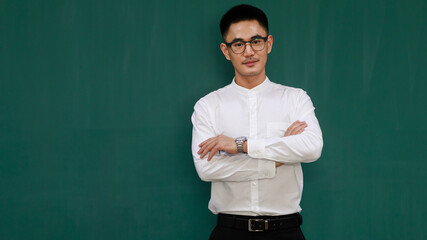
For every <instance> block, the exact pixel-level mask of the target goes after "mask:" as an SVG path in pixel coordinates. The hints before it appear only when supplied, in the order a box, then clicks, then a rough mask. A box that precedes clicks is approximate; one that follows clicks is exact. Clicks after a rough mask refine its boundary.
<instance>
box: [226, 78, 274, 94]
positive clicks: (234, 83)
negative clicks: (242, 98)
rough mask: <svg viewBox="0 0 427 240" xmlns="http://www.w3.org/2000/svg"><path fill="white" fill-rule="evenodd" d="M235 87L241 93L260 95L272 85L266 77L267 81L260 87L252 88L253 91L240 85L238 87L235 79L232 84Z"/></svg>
mask: <svg viewBox="0 0 427 240" xmlns="http://www.w3.org/2000/svg"><path fill="white" fill-rule="evenodd" d="M231 84H232V85H233V87H234V88H235V89H236V90H237V91H238V92H240V93H243V94H251V93H252V94H253V93H259V92H261V91H262V90H264V89H265V88H266V87H268V85H269V84H270V79H268V77H267V76H265V80H264V81H263V82H262V83H261V84H259V85H258V86H256V87H254V88H252V89H247V88H244V87H241V86H239V85H237V83H236V80H235V78H233V82H232V83H231Z"/></svg>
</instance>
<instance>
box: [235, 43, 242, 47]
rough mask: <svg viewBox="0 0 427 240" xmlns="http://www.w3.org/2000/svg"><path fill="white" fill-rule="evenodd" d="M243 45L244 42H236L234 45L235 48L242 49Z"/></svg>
mask: <svg viewBox="0 0 427 240" xmlns="http://www.w3.org/2000/svg"><path fill="white" fill-rule="evenodd" d="M242 46H243V43H242V42H235V43H233V47H242Z"/></svg>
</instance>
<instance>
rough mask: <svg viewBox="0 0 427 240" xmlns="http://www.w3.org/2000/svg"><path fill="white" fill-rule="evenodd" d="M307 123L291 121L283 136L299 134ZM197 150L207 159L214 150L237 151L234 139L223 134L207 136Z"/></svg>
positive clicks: (245, 146) (278, 163)
mask: <svg viewBox="0 0 427 240" xmlns="http://www.w3.org/2000/svg"><path fill="white" fill-rule="evenodd" d="M307 126H308V125H307V123H306V122H305V121H302V122H301V121H299V120H297V121H295V122H294V123H292V125H291V126H289V127H288V129H286V132H285V137H287V136H292V135H298V134H301V133H302V132H303V131H304V129H305V128H306V127H307ZM199 147H200V149H199V151H198V152H197V154H199V155H200V158H204V157H205V156H206V155H207V154H209V156H208V161H210V160H211V159H212V158H213V156H214V155H215V153H216V152H218V151H224V152H227V153H231V154H236V153H237V144H236V142H235V140H234V138H231V137H228V136H224V135H218V136H216V137H212V138H209V139H207V140H205V141H203V142H202V143H200V144H199ZM247 149H248V147H247V142H245V143H244V144H243V152H245V153H247V152H248V150H247ZM283 164H284V163H281V162H276V167H280V166H281V165H283Z"/></svg>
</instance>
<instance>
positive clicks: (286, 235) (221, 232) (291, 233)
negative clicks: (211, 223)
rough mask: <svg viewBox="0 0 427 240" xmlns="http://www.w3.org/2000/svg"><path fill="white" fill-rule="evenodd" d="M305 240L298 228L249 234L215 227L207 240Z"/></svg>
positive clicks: (243, 231)
mask: <svg viewBox="0 0 427 240" xmlns="http://www.w3.org/2000/svg"><path fill="white" fill-rule="evenodd" d="M276 239H277V240H279V239H280V240H305V238H304V235H303V233H302V231H301V228H300V227H295V228H290V229H282V230H277V231H267V232H249V231H245V230H239V229H234V228H229V227H223V226H216V227H215V229H214V230H213V231H212V233H211V236H210V238H209V240H276Z"/></svg>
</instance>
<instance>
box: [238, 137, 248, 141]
mask: <svg viewBox="0 0 427 240" xmlns="http://www.w3.org/2000/svg"><path fill="white" fill-rule="evenodd" d="M236 141H239V142H244V141H246V137H238V138H236Z"/></svg>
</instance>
